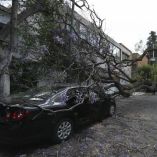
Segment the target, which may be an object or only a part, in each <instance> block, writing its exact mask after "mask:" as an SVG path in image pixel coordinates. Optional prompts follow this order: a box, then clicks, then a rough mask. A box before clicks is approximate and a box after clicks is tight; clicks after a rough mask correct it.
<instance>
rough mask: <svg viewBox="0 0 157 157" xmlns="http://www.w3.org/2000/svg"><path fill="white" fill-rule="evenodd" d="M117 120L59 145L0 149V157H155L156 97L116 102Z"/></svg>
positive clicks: (134, 98) (81, 132) (110, 119)
mask: <svg viewBox="0 0 157 157" xmlns="http://www.w3.org/2000/svg"><path fill="white" fill-rule="evenodd" d="M117 106H118V108H117V117H116V118H115V117H113V118H108V119H105V120H103V121H102V122H100V123H96V124H93V125H92V126H90V127H88V128H84V129H83V130H81V131H79V132H78V133H76V134H75V135H74V136H73V137H72V138H71V139H70V140H68V141H66V142H64V143H62V144H59V145H50V144H39V145H32V146H27V147H23V148H14V149H10V148H6V147H3V148H2V147H1V148H0V157H14V156H16V157H157V96H133V97H130V98H127V99H126V98H125V99H119V100H117Z"/></svg>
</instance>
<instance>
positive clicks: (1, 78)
mask: <svg viewBox="0 0 157 157" xmlns="http://www.w3.org/2000/svg"><path fill="white" fill-rule="evenodd" d="M9 95H10V75H9V74H1V75H0V96H1V97H7V96H9Z"/></svg>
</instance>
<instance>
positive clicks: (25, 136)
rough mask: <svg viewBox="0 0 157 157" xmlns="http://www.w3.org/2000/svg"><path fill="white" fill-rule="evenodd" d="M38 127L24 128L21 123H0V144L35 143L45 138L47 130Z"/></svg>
mask: <svg viewBox="0 0 157 157" xmlns="http://www.w3.org/2000/svg"><path fill="white" fill-rule="evenodd" d="M37 130H38V129H35V130H34V129H32V128H25V127H23V126H22V125H13V126H10V125H4V124H3V125H2V124H0V144H7V145H21V144H29V143H36V142H38V141H41V140H42V139H46V137H49V136H48V132H44V131H43V130H41V131H37Z"/></svg>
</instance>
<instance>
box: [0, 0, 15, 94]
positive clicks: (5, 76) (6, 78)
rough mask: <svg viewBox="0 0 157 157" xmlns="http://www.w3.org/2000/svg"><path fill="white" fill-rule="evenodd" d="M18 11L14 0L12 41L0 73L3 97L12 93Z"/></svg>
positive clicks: (11, 25) (0, 90) (11, 28)
mask: <svg viewBox="0 0 157 157" xmlns="http://www.w3.org/2000/svg"><path fill="white" fill-rule="evenodd" d="M17 11H18V0H12V9H11V22H10V42H9V48H8V51H6V52H7V53H4V58H3V62H4V64H3V69H1V75H0V96H2V97H7V96H9V95H10V75H9V65H10V63H11V60H12V53H13V52H15V46H16V23H17ZM2 51H3V50H2ZM1 53H2V52H1Z"/></svg>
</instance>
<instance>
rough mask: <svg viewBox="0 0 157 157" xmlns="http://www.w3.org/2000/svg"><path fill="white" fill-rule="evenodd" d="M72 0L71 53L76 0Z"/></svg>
mask: <svg viewBox="0 0 157 157" xmlns="http://www.w3.org/2000/svg"><path fill="white" fill-rule="evenodd" d="M71 2H72V8H71V26H70V39H69V50H70V53H71V49H72V36H71V35H72V32H73V27H74V10H75V0H71Z"/></svg>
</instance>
